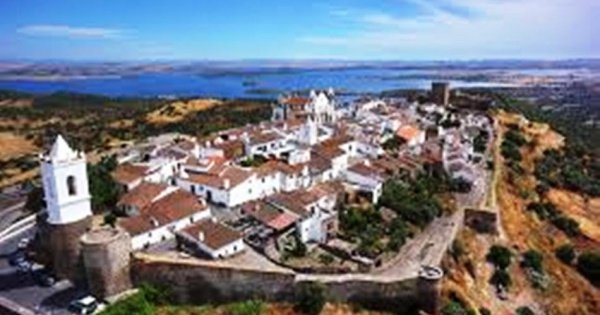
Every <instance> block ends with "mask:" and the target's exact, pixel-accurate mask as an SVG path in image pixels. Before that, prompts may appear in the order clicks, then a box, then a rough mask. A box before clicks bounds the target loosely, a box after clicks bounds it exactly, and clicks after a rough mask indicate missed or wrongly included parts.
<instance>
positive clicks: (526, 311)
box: [515, 306, 535, 315]
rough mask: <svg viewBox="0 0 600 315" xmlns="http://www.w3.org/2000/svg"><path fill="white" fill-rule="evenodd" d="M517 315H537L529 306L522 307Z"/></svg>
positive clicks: (518, 309) (517, 311)
mask: <svg viewBox="0 0 600 315" xmlns="http://www.w3.org/2000/svg"><path fill="white" fill-rule="evenodd" d="M515 312H516V315H535V313H534V312H533V311H532V310H531V309H530V308H529V307H528V306H521V307H519V308H517V309H516V310H515Z"/></svg>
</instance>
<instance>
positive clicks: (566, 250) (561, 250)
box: [555, 244, 577, 265]
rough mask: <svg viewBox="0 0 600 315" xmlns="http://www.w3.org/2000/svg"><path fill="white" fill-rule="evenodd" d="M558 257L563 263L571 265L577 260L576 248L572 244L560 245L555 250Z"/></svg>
mask: <svg viewBox="0 0 600 315" xmlns="http://www.w3.org/2000/svg"><path fill="white" fill-rule="evenodd" d="M555 255H556V258H558V259H559V260H560V261H562V262H563V263H565V264H567V265H570V264H572V263H573V260H575V257H576V255H577V254H576V253H575V248H574V247H573V245H571V244H564V245H561V246H559V247H558V248H557V249H556V251H555Z"/></svg>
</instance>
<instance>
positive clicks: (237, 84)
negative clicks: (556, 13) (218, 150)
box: [0, 69, 502, 98]
mask: <svg viewBox="0 0 600 315" xmlns="http://www.w3.org/2000/svg"><path fill="white" fill-rule="evenodd" d="M430 74H431V73H430V72H426V71H423V70H398V69H340V70H302V71H289V72H277V73H255V74H220V75H203V74H193V73H154V74H142V75H135V76H124V77H107V78H79V79H60V80H34V79H31V80H23V79H19V80H0V89H10V90H19V91H24V92H33V93H51V92H56V91H71V92H79V93H90V94H101V95H108V96H144V97H152V96H179V97H185V96H206V97H219V98H236V97H238V98H239V97H275V96H277V95H278V94H279V93H280V92H282V91H298V90H308V89H324V88H329V87H332V88H334V89H336V90H340V91H344V92H355V93H364V92H370V93H378V92H382V91H385V90H394V89H428V88H429V87H430V85H431V81H432V80H431V79H429V78H430V77H431V76H429V75H430ZM450 83H451V85H452V86H453V87H482V86H499V85H502V84H501V83H494V82H489V81H483V80H482V81H473V80H469V81H461V80H454V81H453V80H450Z"/></svg>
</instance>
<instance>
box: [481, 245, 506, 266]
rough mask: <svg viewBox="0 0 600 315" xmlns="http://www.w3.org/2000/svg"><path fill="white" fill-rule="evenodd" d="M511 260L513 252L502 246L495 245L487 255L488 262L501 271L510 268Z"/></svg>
mask: <svg viewBox="0 0 600 315" xmlns="http://www.w3.org/2000/svg"><path fill="white" fill-rule="evenodd" d="M511 258H512V253H511V251H510V250H509V249H508V248H506V247H504V246H501V245H493V246H492V247H491V248H490V250H489V251H488V253H487V255H486V259H487V261H489V262H490V263H492V264H494V266H496V268H499V269H506V268H508V266H510V261H511Z"/></svg>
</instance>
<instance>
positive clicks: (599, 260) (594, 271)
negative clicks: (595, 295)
mask: <svg viewBox="0 0 600 315" xmlns="http://www.w3.org/2000/svg"><path fill="white" fill-rule="evenodd" d="M577 270H578V271H579V272H580V273H581V274H582V275H583V276H584V277H586V278H587V279H588V280H590V282H591V283H592V284H594V285H595V286H600V252H583V253H581V255H579V257H578V258H577Z"/></svg>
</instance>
